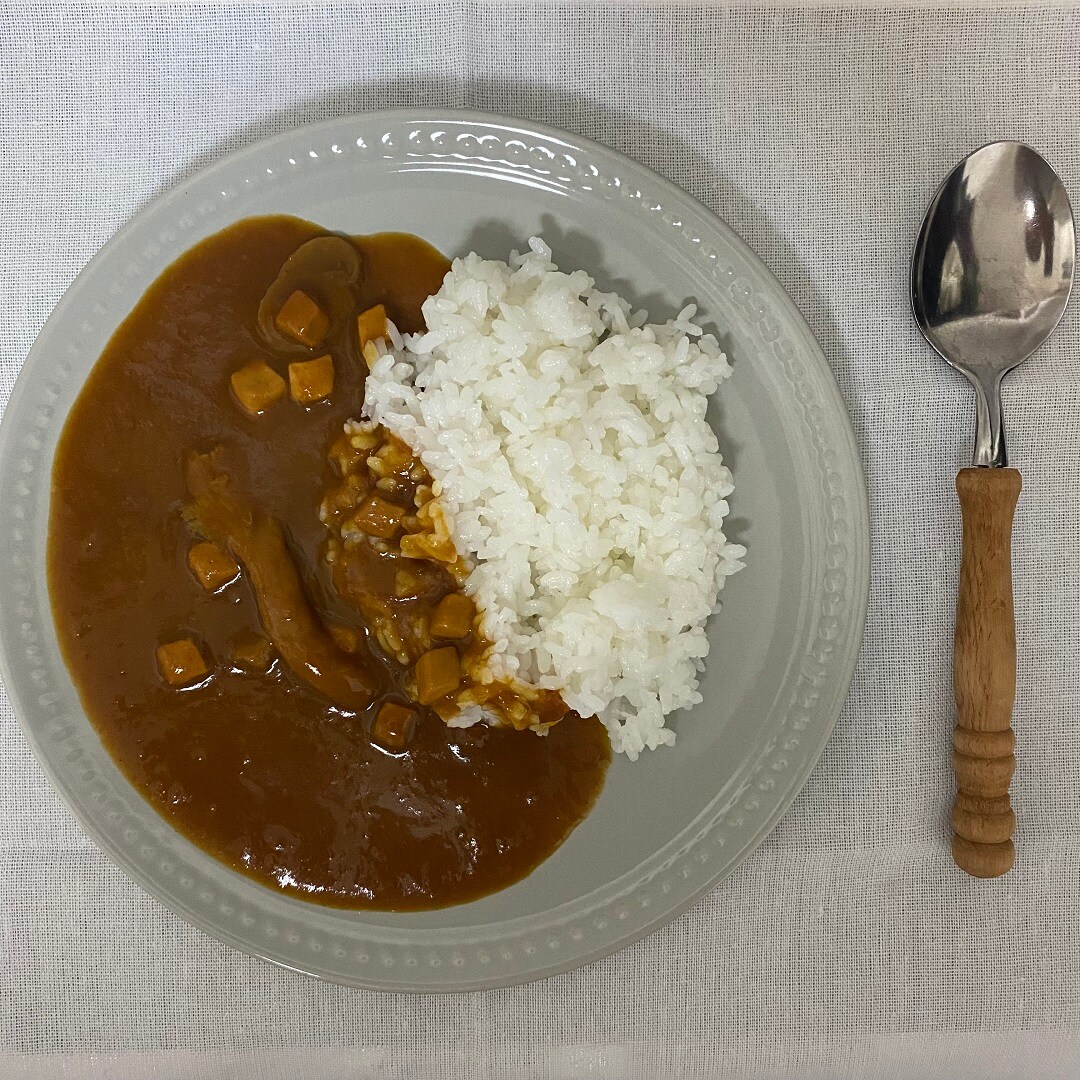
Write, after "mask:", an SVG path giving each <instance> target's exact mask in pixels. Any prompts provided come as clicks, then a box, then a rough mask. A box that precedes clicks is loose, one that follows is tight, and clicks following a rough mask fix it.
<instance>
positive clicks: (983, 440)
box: [971, 373, 1009, 469]
mask: <svg viewBox="0 0 1080 1080" xmlns="http://www.w3.org/2000/svg"><path fill="white" fill-rule="evenodd" d="M1001 378H1002V376H1001V373H998V374H996V375H991V376H989V377H987V378H983V379H972V380H971V383H972V385H973V386H974V387H975V452H974V454H973V456H972V464H973V465H975V466H977V467H978V468H987V469H1004V468H1005V467H1006V466H1007V465H1008V463H1009V460H1008V454H1007V453H1006V450H1005V420H1004V414H1003V412H1002V408H1001Z"/></svg>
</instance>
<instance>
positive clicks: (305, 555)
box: [48, 217, 610, 910]
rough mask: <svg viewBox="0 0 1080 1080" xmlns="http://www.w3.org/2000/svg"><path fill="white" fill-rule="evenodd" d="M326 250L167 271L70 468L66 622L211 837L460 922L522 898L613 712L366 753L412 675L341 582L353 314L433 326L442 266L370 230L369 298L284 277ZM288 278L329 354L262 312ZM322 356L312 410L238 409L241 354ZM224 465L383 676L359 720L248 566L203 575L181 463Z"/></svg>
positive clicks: (234, 250) (166, 788)
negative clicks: (272, 644) (302, 669)
mask: <svg viewBox="0 0 1080 1080" xmlns="http://www.w3.org/2000/svg"><path fill="white" fill-rule="evenodd" d="M326 235H327V234H326V232H325V230H322V229H319V228H318V227H317V226H315V225H312V224H310V223H307V222H303V221H299V220H297V219H294V218H286V217H265V218H253V219H249V220H246V221H242V222H240V223H238V224H237V225H234V226H232V227H230V228H228V229H226V230H224V231H223V232H221V233H218V234H217V235H215V236H212V237H210V238H209V239H207V240H205V241H203V242H202V243H201V244H199V245H198V246H197V247H195V248H193V249H192V250H191V251H189V252H188V253H187V254H186V255H184V256H183V257H182V258H181V259H179V260H178V261H177V262H176V263H174V264H173V265H172V266H170V267H169V268H168V269H167V270H166V271H165V272H164V273H163V274H162V276H161V277H160V278H159V279H158V280H157V281H156V282H155V283H154V284H153V285H152V286H151V287H150V288H149V289H148V290H147V292H146V294H145V296H144V297H143V298H142V300H141V301H140V302H139V304H138V305H137V306H136V307H135V309H134V310H133V311H132V313H131V314H130V315H129V316H128V318H127V319H126V320H125V321H124V323H123V324H122V325H121V327H120V328H119V330H117V332H116V334H115V335H114V336H113V338H112V340H111V341H110V342H109V344H108V346H107V347H106V349H105V352H104V353H103V354H102V356H101V358H100V359H99V360H98V362H97V364H96V366H95V367H94V369H93V371H92V373H91V375H90V377H89V379H88V380H87V382H86V385H85V386H84V387H83V389H82V392H81V393H80V395H79V398H78V400H77V402H76V403H75V406H74V407H73V409H72V411H71V414H70V416H69V417H68V420H67V423H66V426H65V428H64V432H63V436H62V438H61V441H60V445H59V448H58V450H57V454H56V459H55V465H54V470H53V494H52V509H51V518H50V522H49V539H48V571H49V586H50V591H51V595H52V602H53V612H54V617H55V620H56V625H57V630H58V634H59V638H60V643H61V647H62V649H63V652H64V656H65V659H66V661H67V664H68V668H69V669H70V671H71V674H72V678H73V679H74V681H75V684H76V686H77V687H78V688H79V691H80V694H81V696H82V700H83V704H84V706H85V708H86V711H87V714H88V715H89V717H90V719H91V720H92V721H93V723H94V725H95V726H96V728H97V730H98V732H99V733H100V735H101V737H102V739H103V740H104V742H105V744H106V746H107V747H108V749H109V750H110V752H111V753H112V755H113V757H114V758H115V759H116V761H117V762H118V764H119V765H120V767H121V768H122V769H123V770H124V772H125V773H126V775H127V776H128V778H129V779H130V780H131V781H132V782H133V783H134V784H135V785H136V787H137V788H138V789H139V790H140V791H141V792H142V793H143V795H144V796H145V797H146V798H147V799H148V800H149V801H150V803H151V804H152V805H153V806H154V807H155V809H156V810H158V812H159V813H161V814H162V815H163V816H164V817H166V818H167V819H168V820H169V821H170V822H172V823H173V824H174V825H175V826H176V827H177V828H178V829H180V831H181V832H183V833H184V834H185V835H186V836H187V837H189V838H190V839H191V840H192V841H194V842H195V843H196V844H198V845H199V846H200V847H202V848H204V849H205V850H206V851H208V852H210V853H211V854H212V855H214V856H216V857H217V858H219V859H221V860H222V861H223V862H225V863H227V864H228V865H229V866H232V867H234V868H235V869H237V870H239V871H242V872H244V873H246V874H248V875H250V876H251V877H254V878H255V879H257V880H259V881H261V882H263V883H264V884H268V885H273V886H274V887H279V888H281V889H284V890H286V891H288V892H291V893H293V894H296V895H298V896H302V897H304V898H307V899H310V900H315V901H318V902H320V903H323V904H328V905H333V906H337V907H351V908H378V909H388V910H415V909H422V908H433V907H441V906H445V905H448V904H455V903H462V902H464V901H468V900H473V899H476V898H477V897H480V896H483V895H485V894H487V893H490V892H493V891H495V890H498V889H501V888H504V887H505V886H507V885H510V884H511V883H513V882H514V881H517V880H518V879H520V878H521V877H523V876H524V875H525V874H527V873H528V872H529V871H530V870H532V869H533V868H534V867H535V866H536V865H537V864H538V863H540V862H541V861H542V860H543V859H545V858H547V857H548V856H549V855H550V854H551V853H552V851H554V850H555V848H557V847H558V846H559V844H560V843H561V842H562V841H563V840H564V839H565V837H566V836H567V834H568V833H569V832H570V830H571V829H572V828H573V827H574V826H575V825H576V824H577V823H578V822H579V821H580V820H581V819H582V817H584V815H585V814H586V813H587V812H588V810H589V808H590V806H591V805H592V803H593V800H594V799H595V797H596V795H597V793H598V792H599V790H600V787H601V786H602V784H603V779H604V773H605V771H606V768H607V764H608V760H609V756H610V752H609V746H608V740H607V737H606V734H605V733H604V731H603V728H602V727H601V725H600V724H599V722H597V721H596V720H591V719H590V720H583V719H581V718H579V717H576V716H572V715H571V716H570V717H568V718H567V719H565V720H563V721H562V722H560V723H559V724H557V725H555V726H554V727H553V728H552V729H551V732H550V734H549V735H547V736H546V737H545V738H539V737H537V736H535V735H533V734H531V733H528V732H518V731H514V730H510V729H505V728H499V729H492V728H488V727H486V726H483V725H478V726H476V727H473V728H469V729H464V730H461V729H452V728H448V727H446V726H445V725H444V724H443V723H442V722H441V721H440V720H439V719H438V717H437V716H436V715H435V714H434V713H433V712H431V711H430V710H429V709H427V708H425V707H423V706H417V705H416V704H415V703H411V706H410V707H411V709H413V710H415V715H416V722H415V724H412V721H411V720H410V721H409V724H410V725H411V726H409V728H408V731H409V734H410V737H409V740H408V742H407V743H406V745H405V746H404V748H403V749H401V750H400V751H388V750H386V749H384V748H383V747H382V746H380V745H379V744H378V743H377V742H376V741H375V740H374V739H373V738H372V725H373V723H374V718H375V717H376V715H377V713H378V711H379V709H380V707H381V706H385V705H387V704H399V705H400V704H401V703H403V702H407V701H408V691H409V688H410V678H411V674H410V669H409V668H408V667H406V666H404V665H402V664H401V663H400V662H399V661H398V659H397V658H395V657H394V656H392V655H389V654H388V653H387V652H386V651H385V650H384V649H382V648H380V647H379V644H378V641H377V640H376V638H375V636H374V635H373V634H372V633H370V632H369V630H370V628H369V626H368V625H367V622H366V619H365V615H364V613H363V611H362V609H361V608H358V605H357V604H356V603H355V602H347V601H348V600H349V599H350V598H349V596H348V591H347V590H346V592H345V594H342V593H339V590H338V588H337V587H336V586H335V582H334V576H333V573H332V568H331V566H330V564H329V563H328V562H327V560H326V558H325V557H324V556H325V551H326V544H327V527H326V525H324V523H323V522H322V521H320V518H319V507H320V504H321V502H322V500H323V498H324V495H325V492H326V491H327V490H331V489H332V488H333V485H334V484H335V483H338V482H340V480H339V478H338V477H337V476H335V474H334V472H333V471H332V470H331V468H330V467H329V465H328V458H327V455H328V452H329V450H330V448H331V446H332V445H333V444H334V442H335V440H337V439H339V437H340V435H341V431H342V425H343V424H344V422H345V420H346V419H348V418H350V417H354V416H356V415H357V414H358V413H359V411H360V403H361V401H362V399H363V390H364V384H363V380H364V376H365V374H366V367H365V366H364V362H363V360H362V358H361V356H360V352H359V345H358V342H357V340H356V336H355V318H354V316H355V315H356V314H357V313H358V312H361V311H364V310H366V309H367V308H369V307H371V306H373V305H375V304H380V303H381V304H384V305H385V307H386V311H387V314H388V315H389V317H390V318H392V319H393V320H394V321H395V322H396V323H397V325H398V326H399V327H400V328H401V329H402V330H403V331H415V330H418V329H421V328H422V325H423V324H422V315H421V310H420V309H421V304H422V303H423V301H424V299H425V298H426V297H427V296H428V295H429V294H430V293H432V292H433V291H435V290H436V289H438V287H439V285H440V283H441V281H442V277H443V275H444V274H445V272H446V270H447V268H448V264H447V262H446V260H445V259H444V258H443V257H442V256H441V255H439V253H438V252H436V251H435V250H434V249H433V248H431V247H429V246H428V245H427V244H425V243H424V242H423V241H422V240H420V239H418V238H416V237H413V236H408V235H404V234H379V235H375V236H367V237H357V238H355V239H353V240H352V243H353V244H354V245H355V248H356V250H357V252H358V253H359V256H360V268H361V269H360V274H359V277H358V280H357V281H356V282H354V283H353V284H352V285H351V286H350V288H349V289H345V290H343V289H341V288H339V287H338V285H339V284H340V282H338V284H335V281H336V280H337V279H333V280H332V279H331V278H329V277H327V278H325V279H322V280H320V279H319V278H318V275H314V279H312V278H313V275H312V274H311V272H310V271H311V268H310V267H306V268H305V267H304V266H299V265H297V266H292V267H291V268H289V267H288V266H286V264H287V260H289V259H290V256H292V255H293V253H294V252H296V251H297V249H298V248H299V247H300V245H302V244H304V243H305V242H307V241H309V240H312V239H314V238H317V237H322V236H326ZM283 266H286V269H288V273H284V274H283V273H282V268H283ZM272 286H273V287H274V288H276V289H277V290H278V291H279V292H280V293H281V295H270V294H268V292H267V290H268V289H271V292H273V289H272V288H271V287H272ZM294 288H297V289H303V290H304V292H305V293H307V294H309V295H310V296H311V297H313V298H315V299H316V300H317V301H318V302H319V304H320V305H321V306H322V307H324V308H325V310H326V312H327V314H328V316H329V317H330V323H331V326H330V330H329V332H328V334H327V336H326V339H325V340H324V341H323V342H322V343H321V345H320V346H319V347H318V348H315V349H309V348H306V347H305V346H304V345H303V344H302V343H301V342H294V343H293V344H292V345H291V346H290V345H289V344H287V343H283V342H282V341H281V340H280V339H279V340H276V341H272V340H271V336H272V335H268V332H267V326H266V320H267V309H266V306H265V304H264V301H266V302H267V303H269V304H270V306H271V307H274V305H278V306H280V305H281V304H283V303H284V302H285V300H286V299H287V296H286V295H285V294H286V293H289V294H291V292H292V290H293V289H294ZM350 290H351V291H350ZM261 305H263V310H262V311H261V312H260V306H261ZM274 310H277V308H274ZM350 327H351V330H350ZM327 353H329V354H330V355H331V356H332V357H333V388H332V391H331V392H330V393H329V395H328V396H326V397H323V398H321V399H320V400H317V401H313V402H311V403H310V404H306V405H305V404H297V402H296V401H294V400H290V399H289V396H288V394H285V396H284V398H283V400H279V401H277V402H276V404H274V405H273V406H272V407H270V408H268V409H267V410H266V411H265V412H264V413H262V414H260V415H250V414H248V413H247V412H246V411H245V410H244V409H242V408H240V407H238V403H237V400H236V398H235V397H234V396H233V391H232V389H231V388H230V378H231V376H232V375H233V373H234V372H236V371H237V370H238V369H239V368H240V367H242V366H243V365H245V364H248V363H251V362H252V361H256V360H261V361H263V362H265V363H266V364H267V365H269V366H270V367H271V368H273V369H274V370H275V371H276V372H277V373H278V374H279V375H280V376H281V377H282V378H288V365H289V363H290V362H295V361H304V360H310V359H313V358H317V357H320V356H323V355H324V354H327ZM271 396H273V395H271ZM211 451H212V452H213V453H214V454H215V460H216V461H217V462H218V464H219V465H220V466H221V467H222V468H223V469H225V470H226V471H227V473H228V476H229V478H230V482H231V484H232V486H233V488H234V489H235V490H236V492H237V493H238V496H239V497H241V498H242V499H243V500H245V503H246V505H250V506H253V507H257V508H258V512H259V513H260V514H261V515H265V516H266V517H267V519H271V520H273V521H274V522H275V523H276V524H278V525H280V527H281V530H282V532H283V534H284V538H285V541H286V544H287V549H288V551H289V553H290V555H291V559H292V561H293V562H294V564H295V566H296V568H297V570H298V572H299V580H300V582H301V584H302V588H303V593H304V594H305V596H306V600H307V602H308V603H309V604H310V605H311V606H312V607H313V609H314V612H315V614H316V615H317V616H318V619H319V620H320V621H321V623H323V624H325V625H326V626H327V627H333V628H337V629H340V628H342V627H345V628H352V629H353V632H354V633H355V635H356V637H357V640H358V641H359V642H360V643H361V644H360V648H361V651H362V654H363V655H362V658H363V661H364V663H365V665H366V667H365V670H366V672H367V673H368V674H369V675H370V678H371V679H372V680H373V684H374V695H373V697H372V701H371V703H370V705H369V706H368V707H367V708H365V709H364V710H363V711H359V712H350V711H349V710H347V709H343V708H339V707H338V706H337V705H335V704H334V703H333V702H332V701H331V700H330V699H329V698H328V697H325V696H323V694H322V693H320V691H319V689H318V688H317V687H316V686H313V685H312V684H311V682H310V681H305V680H304V679H301V678H299V677H298V676H297V675H296V674H295V672H294V671H293V670H292V669H291V668H290V667H289V665H288V664H287V663H284V662H283V660H282V658H281V657H280V656H274V655H272V654H270V653H268V652H267V650H266V648H265V636H264V634H265V629H264V627H263V626H262V625H261V622H260V615H259V608H258V606H257V604H256V600H255V596H254V594H253V592H252V586H251V582H250V581H249V580H248V576H247V575H246V574H245V573H244V572H243V571H242V570H241V572H240V573H239V574H238V575H234V576H232V577H230V567H229V565H228V563H224V564H223V565H222V566H218V567H214V566H212V565H209V564H207V566H206V567H205V568H204V571H203V572H204V579H205V577H206V575H211V574H215V573H216V574H218V575H219V577H214V578H212V579H211V582H210V584H213V582H215V581H218V580H220V581H221V582H223V583H222V584H220V585H218V587H217V588H216V591H211V590H210V588H208V587H207V582H206V580H203V581H200V578H199V576H198V574H197V573H196V572H193V565H189V554H190V553H191V550H192V547H193V545H194V544H196V543H197V542H198V541H199V537H198V536H197V535H194V534H193V533H192V530H191V527H190V521H189V520H187V519H186V518H185V509H186V507H187V504H188V501H189V492H188V488H187V484H186V480H185V462H187V461H189V460H190V457H191V455H192V453H198V454H209V453H210V452H211ZM355 573H356V571H355V570H354V580H353V581H352V585H354V586H355V585H356V580H355ZM294 576H295V575H294ZM443 592H445V589H444V590H443ZM438 598H439V597H438V595H436V596H435V597H434V598H433V599H432V604H433V605H434V603H435V601H436V600H437V599H438ZM178 641H188V642H191V643H193V644H194V646H195V647H196V649H197V652H198V655H199V656H201V657H202V658H203V660H204V661H205V663H206V665H207V668H208V670H209V674H208V675H207V676H206V677H205V678H203V679H202V680H201V681H199V682H196V683H195V684H194V685H191V686H187V687H182V686H180V687H178V686H176V685H170V683H169V682H168V681H167V679H166V678H163V671H162V668H161V667H160V664H162V663H164V662H165V661H163V660H162V659H161V657H160V656H159V655H158V654H159V652H161V650H164V653H163V655H164V656H165V657H166V659H167V660H168V661H169V662H170V663H171V662H173V660H175V661H176V662H177V663H179V664H183V663H184V660H183V658H180V657H178V656H177V655H175V654H176V650H172V651H170V648H169V647H170V646H172V645H173V644H174V643H176V642H178ZM260 643H261V644H260ZM249 660H250V661H251V662H250V663H249V662H248V661H249ZM267 665H268V670H266V668H267ZM399 712H400V713H401V715H405V712H404V710H399ZM390 714H393V715H395V716H396V715H397V714H396V713H394V711H393V710H388V714H387V715H390Z"/></svg>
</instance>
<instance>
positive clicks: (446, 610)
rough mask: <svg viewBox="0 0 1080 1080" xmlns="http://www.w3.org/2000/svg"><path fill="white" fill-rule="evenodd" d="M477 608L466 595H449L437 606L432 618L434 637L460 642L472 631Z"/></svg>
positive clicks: (455, 593)
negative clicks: (460, 639)
mask: <svg viewBox="0 0 1080 1080" xmlns="http://www.w3.org/2000/svg"><path fill="white" fill-rule="evenodd" d="M475 614H476V606H475V605H474V604H473V602H472V600H471V599H470V598H469V597H468V596H466V595H465V594H464V593H459V592H454V593H447V595H446V596H444V597H443V598H442V599H441V600H440V601H439V602H438V604H437V605H436V606H435V612H434V614H433V615H432V616H431V633H432V636H433V637H440V638H449V639H451V640H454V641H456V640H458V639H459V638H463V637H465V636H466V635H467V634H468V633H469V631H470V630H472V624H473V616H474V615H475Z"/></svg>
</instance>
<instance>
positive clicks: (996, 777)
mask: <svg viewBox="0 0 1080 1080" xmlns="http://www.w3.org/2000/svg"><path fill="white" fill-rule="evenodd" d="M1075 260H1076V241H1075V230H1074V226H1073V218H1072V211H1071V209H1070V207H1069V198H1068V195H1067V194H1066V192H1065V188H1064V186H1063V185H1062V183H1061V180H1060V179H1059V178H1058V176H1057V174H1056V173H1055V172H1054V170H1053V169H1052V168H1051V167H1050V166H1049V165H1048V164H1047V163H1046V162H1045V161H1044V160H1043V159H1042V158H1041V157H1040V156H1039V155H1038V154H1037V153H1036V152H1035V151H1034V150H1032V149H1031V148H1030V147H1029V146H1024V145H1023V144H1022V143H1016V142H996V143H990V144H989V145H988V146H984V147H982V148H981V149H979V150H976V151H975V152H974V153H973V154H970V155H969V156H968V157H966V158H965V159H964V160H963V161H962V162H960V164H959V165H958V166H957V167H956V168H955V169H954V170H953V171H952V173H950V175H949V177H948V179H947V180H946V181H945V183H944V184H943V185H942V186H941V190H940V191H938V193H937V195H936V196H935V197H934V201H933V202H932V203H931V204H930V209H929V210H928V211H927V213H926V220H925V221H924V222H923V227H922V231H921V233H920V234H919V240H918V243H917V244H916V247H915V256H914V259H913V260H912V268H911V308H912V311H913V312H914V315H915V321H916V322H917V323H918V325H919V329H920V330H921V331H922V333H923V336H924V337H925V338H926V340H927V341H929V342H930V344H931V345H933V347H934V348H935V349H936V350H937V351H938V352H939V353H940V354H941V356H942V357H943V358H944V359H945V360H946V361H948V363H950V364H951V365H952V366H953V367H954V368H956V369H957V370H958V371H960V372H962V373H963V374H964V375H965V376H967V378H968V379H969V380H970V382H971V384H972V386H974V388H975V403H976V414H975V415H976V423H975V456H974V466H975V467H974V468H971V469H962V470H961V472H960V474H959V475H958V476H957V479H956V488H957V493H958V494H959V496H960V503H961V509H962V514H963V522H964V527H963V541H962V555H961V567H960V581H959V587H958V593H957V603H956V642H955V663H954V672H953V681H954V688H955V693H956V709H957V726H956V729H955V731H954V732H953V766H954V769H955V771H956V780H957V795H956V803H955V805H954V807H953V815H952V821H953V833H954V835H953V854H954V856H955V858H956V862H957V864H958V865H959V866H961V867H962V868H963V869H964V870H967V871H968V872H969V873H971V874H975V875H977V876H980V877H995V876H997V875H999V874H1003V873H1005V872H1006V871H1007V870H1008V869H1009V868H1010V867H1011V866H1012V864H1013V859H1014V857H1015V856H1014V850H1013V843H1012V833H1013V829H1014V827H1015V815H1014V814H1013V810H1012V805H1011V802H1010V799H1009V784H1010V782H1011V780H1012V774H1013V771H1014V768H1015V757H1014V753H1013V751H1014V738H1013V732H1012V706H1013V698H1014V696H1015V690H1016V635H1015V624H1014V620H1013V601H1012V571H1011V533H1012V516H1013V511H1014V509H1015V507H1016V500H1017V498H1018V497H1019V494H1020V474H1019V473H1018V472H1017V471H1016V470H1015V469H1009V468H1006V467H1005V465H1006V453H1005V434H1004V425H1003V423H1002V415H1001V380H1002V377H1003V376H1004V375H1005V374H1006V372H1008V371H1011V370H1012V369H1013V368H1014V367H1016V366H1017V364H1019V363H1021V362H1022V361H1024V360H1025V359H1027V357H1029V356H1030V355H1031V354H1032V353H1033V352H1034V351H1035V350H1036V349H1037V348H1038V347H1039V346H1040V345H1041V344H1042V343H1043V342H1044V341H1045V340H1046V338H1047V337H1048V336H1049V335H1050V334H1051V332H1052V331H1053V329H1054V327H1055V326H1057V324H1058V321H1059V320H1060V318H1061V316H1062V314H1063V313H1064V311H1065V307H1066V305H1067V304H1068V301H1069V293H1070V290H1071V288H1072V279H1073V267H1074V263H1075Z"/></svg>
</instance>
